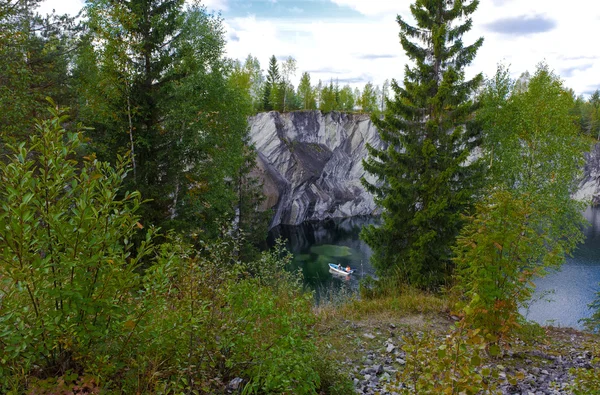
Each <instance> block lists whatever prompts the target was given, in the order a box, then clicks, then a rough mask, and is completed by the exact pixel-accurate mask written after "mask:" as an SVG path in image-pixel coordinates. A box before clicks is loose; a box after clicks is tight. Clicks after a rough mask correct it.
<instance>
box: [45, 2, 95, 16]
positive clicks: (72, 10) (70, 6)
mask: <svg viewBox="0 0 600 395" xmlns="http://www.w3.org/2000/svg"><path fill="white" fill-rule="evenodd" d="M83 3H84V0H45V1H42V3H41V4H40V8H39V9H38V12H39V13H40V14H42V15H45V14H50V13H52V10H55V11H56V13H57V14H59V15H62V14H71V15H77V13H78V12H79V11H81V9H82V8H83Z"/></svg>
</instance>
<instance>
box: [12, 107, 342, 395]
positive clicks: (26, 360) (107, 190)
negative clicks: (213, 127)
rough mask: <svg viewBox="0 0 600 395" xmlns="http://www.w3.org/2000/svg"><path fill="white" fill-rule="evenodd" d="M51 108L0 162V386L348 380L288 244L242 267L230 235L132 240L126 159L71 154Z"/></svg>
mask: <svg viewBox="0 0 600 395" xmlns="http://www.w3.org/2000/svg"><path fill="white" fill-rule="evenodd" d="M52 115H53V116H54V118H53V119H52V120H50V121H44V122H43V123H40V124H39V126H38V132H39V134H38V135H35V136H33V137H32V139H31V143H30V145H26V144H21V145H19V146H17V147H14V148H13V150H14V154H13V155H12V156H11V157H10V158H9V160H8V161H7V163H2V162H0V172H1V176H2V184H1V187H0V196H1V197H2V206H1V210H0V227H1V229H2V230H1V231H0V303H1V306H0V307H1V310H0V311H1V315H0V322H1V323H2V325H1V326H0V327H1V328H2V330H1V331H0V355H1V357H0V383H2V384H1V387H0V390H1V391H2V392H3V393H11V394H17V393H27V392H28V391H29V392H32V391H33V392H32V393H84V391H88V393H90V392H92V393H96V392H98V391H100V390H101V391H102V393H105V392H108V393H111V392H120V393H163V394H171V393H182V392H186V393H218V392H222V391H223V390H224V386H225V383H227V382H228V380H230V379H232V378H234V377H243V378H244V379H245V382H246V386H245V392H246V393H306V394H309V393H317V391H318V390H320V389H322V388H326V387H327V388H348V384H347V380H346V381H344V380H342V378H341V377H335V375H331V374H329V373H327V369H328V368H327V367H325V365H324V364H323V361H320V360H319V358H318V354H317V353H318V349H317V346H316V344H315V341H314V338H315V334H314V333H313V327H314V323H315V317H314V314H313V311H312V307H313V302H312V300H313V298H312V295H311V294H307V293H304V292H303V290H302V280H301V278H300V277H298V275H297V274H296V273H288V272H286V271H285V270H284V267H285V265H287V264H288V263H289V260H290V259H291V256H290V255H289V253H287V252H285V251H284V250H282V248H281V247H279V248H277V249H275V250H273V251H271V252H266V253H263V254H262V255H261V256H260V258H259V259H257V260H255V261H253V262H250V263H247V264H243V263H242V262H240V261H239V255H238V252H237V251H238V250H237V248H236V245H237V243H238V240H236V239H235V238H233V237H228V238H223V239H221V240H219V241H216V242H212V243H205V242H203V241H202V240H198V241H197V243H196V244H197V245H198V246H199V248H192V247H191V246H189V245H187V244H186V243H184V242H183V241H182V240H181V239H180V238H178V237H175V236H173V235H165V236H163V239H164V240H166V242H165V243H163V244H162V245H160V246H156V245H155V244H154V242H153V239H154V237H153V232H152V231H150V232H148V233H147V234H146V239H145V240H144V241H142V242H141V243H139V244H138V245H136V246H134V243H132V239H133V238H134V236H135V234H136V233H137V232H139V230H140V229H141V228H142V227H143V226H142V224H140V222H139V217H138V216H137V215H136V214H135V213H136V211H137V210H138V209H139V207H140V205H141V201H140V197H139V193H137V192H135V193H129V192H124V191H123V189H122V182H123V179H124V178H125V174H126V172H125V170H124V168H123V164H121V165H120V166H119V167H118V168H117V170H113V169H112V168H111V167H110V165H109V164H107V163H104V162H100V161H98V160H96V159H95V158H94V157H93V156H92V157H86V158H84V159H83V160H81V161H77V160H75V158H76V157H77V156H76V151H77V150H78V149H79V148H80V147H81V141H80V134H78V133H66V132H65V131H64V129H63V128H62V127H61V122H63V121H64V120H65V118H64V117H62V118H61V117H59V113H58V112H57V111H54V112H53V113H52ZM119 196H122V197H119ZM221 233H223V234H232V232H229V231H226V230H223V231H221ZM142 262H144V266H143V267H142V265H141V263H142ZM321 375H323V376H324V377H326V378H327V381H326V382H324V383H323V384H321V380H320V377H321ZM324 386H326V387H324ZM69 391H71V392H69ZM332 391H333V390H332Z"/></svg>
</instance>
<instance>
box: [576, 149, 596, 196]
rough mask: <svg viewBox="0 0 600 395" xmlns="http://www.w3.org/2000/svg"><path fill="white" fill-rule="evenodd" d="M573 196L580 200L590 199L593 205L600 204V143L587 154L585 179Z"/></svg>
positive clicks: (584, 171)
mask: <svg viewBox="0 0 600 395" xmlns="http://www.w3.org/2000/svg"><path fill="white" fill-rule="evenodd" d="M573 197H574V198H575V199H577V200H580V201H588V202H591V203H592V204H593V205H597V204H600V143H599V144H596V145H595V146H594V148H593V149H592V151H591V152H589V153H586V154H585V167H584V170H583V179H582V180H581V183H580V184H579V188H578V190H577V192H576V193H575V194H574V195H573Z"/></svg>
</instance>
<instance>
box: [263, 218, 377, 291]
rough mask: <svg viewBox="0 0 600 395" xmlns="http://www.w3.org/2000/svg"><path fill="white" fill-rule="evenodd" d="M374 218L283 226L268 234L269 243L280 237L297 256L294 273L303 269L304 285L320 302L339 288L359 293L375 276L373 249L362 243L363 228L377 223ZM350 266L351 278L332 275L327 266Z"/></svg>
mask: <svg viewBox="0 0 600 395" xmlns="http://www.w3.org/2000/svg"><path fill="white" fill-rule="evenodd" d="M376 221H377V219H376V218H373V217H353V218H343V219H334V220H328V221H322V222H305V223H303V224H301V225H298V226H289V225H280V226H277V227H276V228H273V229H271V231H270V232H269V244H270V245H272V244H273V243H274V240H275V239H277V238H279V237H281V238H283V239H285V240H287V247H288V249H289V250H290V251H291V252H292V253H293V254H294V261H293V267H292V268H291V270H301V271H302V273H303V275H304V282H305V284H306V285H307V286H308V287H310V288H311V289H313V290H315V291H316V296H317V300H319V299H323V298H327V297H329V296H330V295H332V294H336V295H338V294H339V293H340V292H339V291H340V289H342V290H343V291H347V292H356V290H357V289H358V282H359V280H360V279H361V278H362V277H364V276H366V275H373V274H374V270H373V268H372V267H371V265H370V264H369V259H370V258H371V253H372V252H371V249H370V248H369V246H367V245H366V244H365V243H364V242H363V241H362V240H360V237H359V235H360V230H361V229H362V227H363V226H365V225H368V224H372V223H376ZM330 262H331V263H335V264H341V265H342V266H344V267H346V266H350V267H351V268H352V269H354V270H355V271H356V272H355V273H354V274H353V275H351V276H349V277H346V276H340V275H335V274H332V273H330V272H329V266H328V263H330Z"/></svg>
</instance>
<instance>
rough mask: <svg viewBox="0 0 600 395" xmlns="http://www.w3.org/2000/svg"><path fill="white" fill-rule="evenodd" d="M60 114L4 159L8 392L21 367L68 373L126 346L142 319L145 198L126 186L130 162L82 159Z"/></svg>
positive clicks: (0, 321)
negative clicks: (139, 294)
mask: <svg viewBox="0 0 600 395" xmlns="http://www.w3.org/2000/svg"><path fill="white" fill-rule="evenodd" d="M52 115H53V118H52V119H50V120H48V121H43V122H38V124H37V127H36V130H37V133H36V134H35V135H33V136H32V137H31V139H30V141H29V142H28V143H21V144H20V145H18V146H13V147H10V149H11V150H12V152H13V153H12V155H11V156H10V157H9V158H7V161H2V162H0V176H1V177H2V182H1V185H0V201H1V202H2V207H1V210H0V310H1V311H2V313H1V315H0V327H1V328H2V330H1V331H0V355H2V358H1V359H0V382H2V383H6V386H5V387H4V390H5V391H9V390H11V389H12V390H13V391H16V389H17V388H19V387H20V385H21V384H22V382H21V379H19V378H18V377H19V375H21V376H23V375H27V374H33V375H37V376H40V377H45V376H50V375H59V376H60V375H63V374H65V373H66V372H67V371H69V370H73V369H74V370H78V369H80V368H81V367H82V366H83V365H85V364H86V363H89V362H90V361H92V360H99V359H102V358H105V357H106V356H108V355H117V354H119V353H120V352H121V350H122V349H123V347H124V346H125V345H126V344H127V336H122V335H124V334H127V333H128V332H130V331H131V330H132V329H133V328H135V327H136V324H137V323H136V317H135V315H132V314H131V312H132V311H136V307H135V305H136V303H137V302H136V300H135V298H133V297H132V295H134V293H135V292H134V291H135V290H137V289H138V288H139V287H140V285H141V277H140V275H139V274H138V268H139V264H140V262H141V259H142V258H143V257H144V256H146V255H147V254H148V253H150V252H151V250H152V246H151V243H150V242H149V241H150V238H148V240H146V241H144V242H142V243H141V245H140V246H139V247H138V248H137V250H136V251H135V252H136V253H135V254H133V253H132V252H133V246H132V243H131V239H132V237H133V236H134V234H135V233H136V232H137V231H138V230H139V228H141V227H142V225H141V224H140V223H139V222H138V217H137V216H136V215H135V212H136V210H137V209H138V208H139V206H140V204H141V201H140V197H139V194H137V193H135V192H134V193H129V192H123V191H120V186H121V180H122V179H123V177H124V176H125V174H126V171H125V166H124V162H123V161H122V160H120V162H119V165H118V166H117V168H116V169H113V168H111V167H110V166H109V165H108V164H106V163H102V162H99V161H97V160H96V159H95V158H94V157H93V156H90V157H86V158H84V159H83V161H81V162H78V161H77V160H75V157H76V156H75V151H76V150H77V149H78V148H79V147H80V146H81V138H80V135H79V134H78V133H66V132H65V130H64V129H62V127H61V122H63V121H64V117H62V116H61V114H60V113H59V112H58V111H55V110H53V111H52ZM119 195H120V197H119ZM149 234H151V233H149ZM149 237H150V236H149ZM9 387H10V388H9Z"/></svg>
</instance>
